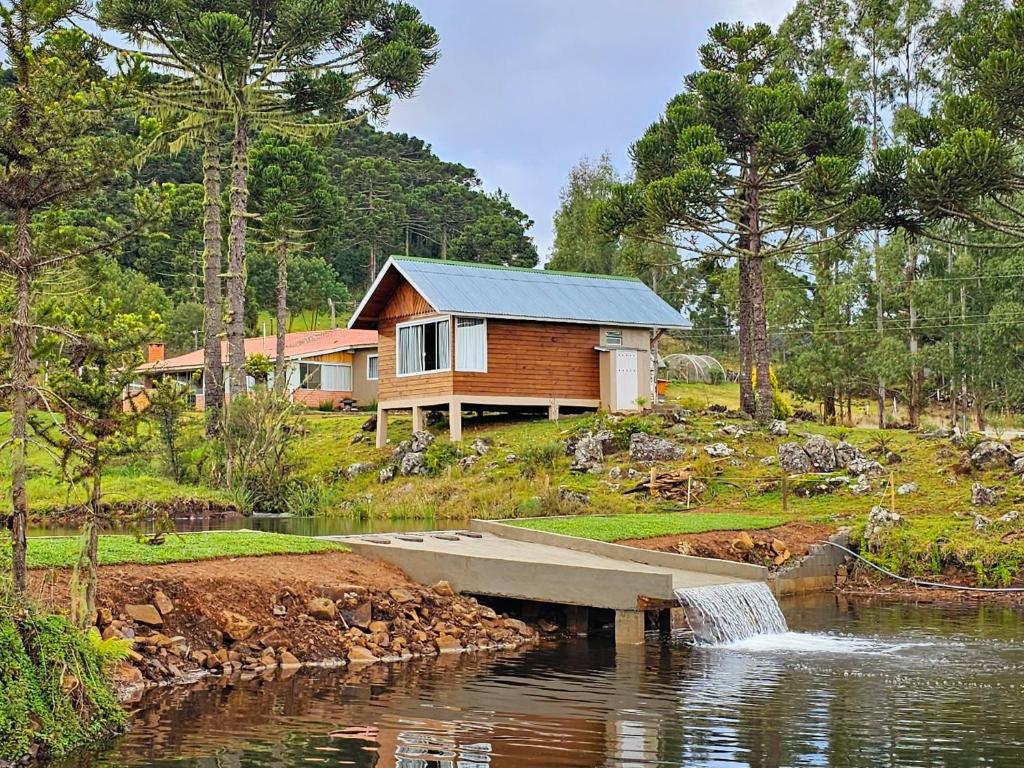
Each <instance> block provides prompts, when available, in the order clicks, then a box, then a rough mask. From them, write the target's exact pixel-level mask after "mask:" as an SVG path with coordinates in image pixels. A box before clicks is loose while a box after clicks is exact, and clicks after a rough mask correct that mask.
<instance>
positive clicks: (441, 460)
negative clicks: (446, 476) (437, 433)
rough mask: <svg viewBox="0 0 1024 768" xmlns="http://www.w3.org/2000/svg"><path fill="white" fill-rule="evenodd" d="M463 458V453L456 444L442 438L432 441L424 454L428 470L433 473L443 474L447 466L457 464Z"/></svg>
mask: <svg viewBox="0 0 1024 768" xmlns="http://www.w3.org/2000/svg"><path fill="white" fill-rule="evenodd" d="M461 458H462V454H461V453H460V452H459V449H458V447H457V446H456V445H454V444H453V443H450V442H448V441H442V440H435V441H434V442H432V443H431V444H430V447H428V448H427V451H426V453H425V454H424V455H423V461H424V462H425V463H426V465H427V471H428V472H429V473H430V474H432V475H439V474H441V472H443V471H444V470H445V468H446V467H449V466H451V465H452V464H455V463H456V462H458V460H459V459H461Z"/></svg>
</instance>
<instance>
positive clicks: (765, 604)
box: [676, 582, 789, 645]
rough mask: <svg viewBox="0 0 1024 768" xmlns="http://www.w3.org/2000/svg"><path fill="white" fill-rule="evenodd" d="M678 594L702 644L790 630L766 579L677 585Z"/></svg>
mask: <svg viewBox="0 0 1024 768" xmlns="http://www.w3.org/2000/svg"><path fill="white" fill-rule="evenodd" d="M676 597H677V598H678V599H679V604H680V605H682V607H683V611H684V612H685V613H686V618H687V620H688V621H689V622H690V628H691V629H692V630H693V634H694V636H695V637H696V638H697V642H698V643H701V644H702V645H723V644H730V643H736V642H739V641H741V640H746V639H748V638H752V637H760V636H763V635H781V634H782V633H786V632H788V631H789V627H788V626H787V625H786V617H785V616H783V615H782V610H781V609H780V608H779V603H778V601H777V600H776V599H775V595H773V594H772V592H771V590H770V589H768V585H767V584H765V583H764V582H739V583H735V584H714V585H711V586H706V587H689V588H684V589H677V590H676Z"/></svg>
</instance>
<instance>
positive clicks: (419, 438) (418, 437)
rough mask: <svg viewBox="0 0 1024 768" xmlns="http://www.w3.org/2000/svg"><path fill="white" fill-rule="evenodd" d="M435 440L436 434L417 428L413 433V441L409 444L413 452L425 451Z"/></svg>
mask: <svg viewBox="0 0 1024 768" xmlns="http://www.w3.org/2000/svg"><path fill="white" fill-rule="evenodd" d="M433 442H434V436H433V435H432V434H430V433H429V432H426V431H424V430H417V431H416V432H413V433H412V442H411V444H410V446H409V451H410V452H411V453H423V452H424V451H426V450H427V448H429V447H430V445H431V443H433Z"/></svg>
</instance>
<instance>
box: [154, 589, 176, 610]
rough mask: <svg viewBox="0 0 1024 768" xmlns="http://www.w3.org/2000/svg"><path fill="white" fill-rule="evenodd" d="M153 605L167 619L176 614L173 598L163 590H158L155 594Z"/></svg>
mask: <svg viewBox="0 0 1024 768" xmlns="http://www.w3.org/2000/svg"><path fill="white" fill-rule="evenodd" d="M153 605H155V606H156V609H157V610H158V611H160V615H161V616H164V617H167V616H169V615H170V614H172V613H174V603H172V602H171V598H169V597H168V596H167V595H165V594H164V593H163V590H160V589H158V590H157V591H156V592H154V593H153Z"/></svg>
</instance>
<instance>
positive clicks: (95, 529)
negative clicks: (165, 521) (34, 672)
mask: <svg viewBox="0 0 1024 768" xmlns="http://www.w3.org/2000/svg"><path fill="white" fill-rule="evenodd" d="M93 471H94V472H95V473H96V474H95V475H94V476H93V478H92V498H90V499H89V521H88V522H87V523H86V525H87V526H88V530H87V532H86V533H87V539H86V559H87V563H86V567H87V568H88V571H87V572H86V575H85V617H84V618H85V620H86V622H89V621H91V620H92V616H93V614H94V613H95V611H96V566H97V565H98V560H99V545H100V527H99V526H100V524H99V519H100V482H101V476H100V469H99V468H98V467H96V468H94V470H93ZM80 626H86V625H84V624H80Z"/></svg>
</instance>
